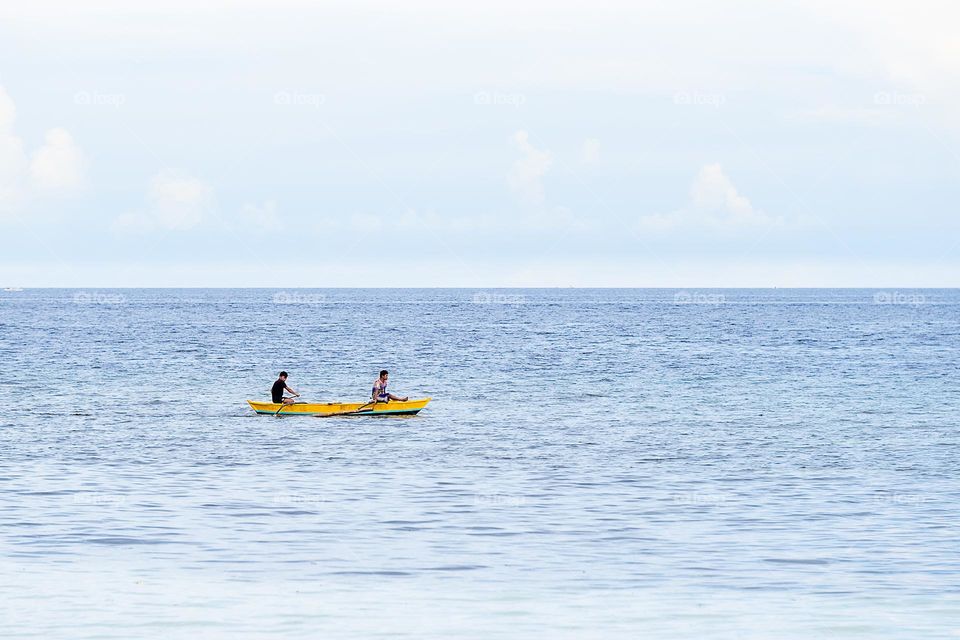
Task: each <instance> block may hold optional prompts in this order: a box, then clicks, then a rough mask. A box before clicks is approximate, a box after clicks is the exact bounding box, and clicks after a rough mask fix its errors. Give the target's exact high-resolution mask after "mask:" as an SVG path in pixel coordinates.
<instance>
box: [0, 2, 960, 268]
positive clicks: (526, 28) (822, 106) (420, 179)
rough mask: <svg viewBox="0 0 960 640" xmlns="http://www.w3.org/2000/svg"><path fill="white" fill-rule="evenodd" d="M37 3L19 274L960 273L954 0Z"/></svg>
mask: <svg viewBox="0 0 960 640" xmlns="http://www.w3.org/2000/svg"><path fill="white" fill-rule="evenodd" d="M16 4H23V3H6V4H4V5H3V6H2V8H0V234H2V236H3V238H4V242H3V243H2V249H0V286H22V287H44V286H46V287H60V286H62V287H137V286H156V287H167V286H170V287H191V286H195V287H221V286H222V287H245V286H251V287H253V286H256V287H404V286H408V287H433V286H438V287H446V286H463V287H500V286H502V287H567V286H608V287H634V286H636V287H830V286H836V287H853V286H862V287H915V286H930V287H941V286H943V287H952V286H957V283H958V281H960V280H958V276H960V219H958V215H957V214H958V196H960V180H958V178H960V108H958V107H960V39H958V38H957V37H956V33H955V32H956V25H957V24H960V5H957V4H956V3H951V2H933V1H930V0H918V1H915V2H911V3H904V2H887V1H884V0H880V1H870V2H867V1H861V0H833V1H830V2H827V1H820V0H808V1H805V2H789V1H787V2H776V3H771V2H738V1H724V2H717V1H712V2H707V1H686V0H669V1H663V2H661V1H644V0H639V1H633V2H602V1H601V2H597V1H590V2H568V1H564V0H559V1H553V2H539V1H538V2H523V1H522V0H520V1H518V0H512V1H510V2H502V1H500V0H493V1H491V2H485V3H473V2H471V3H467V2H419V1H418V0H412V1H409V2H406V1H405V2H402V3H398V2H365V1H360V2H290V1H283V0H281V1H279V2H266V1H254V0H247V1H243V0H241V1H239V2H222V1H219V0H214V1H209V2H202V3H198V2H196V1H195V0H194V1H191V2H186V1H182V0H169V1H166V2H162V3H160V2H153V1H151V0H146V1H144V2H138V3H129V2H114V1H101V2H93V3H76V2H59V1H58V2H50V1H46V0H36V1H33V2H31V3H30V4H29V6H15V5H16ZM81 5H83V6H81Z"/></svg>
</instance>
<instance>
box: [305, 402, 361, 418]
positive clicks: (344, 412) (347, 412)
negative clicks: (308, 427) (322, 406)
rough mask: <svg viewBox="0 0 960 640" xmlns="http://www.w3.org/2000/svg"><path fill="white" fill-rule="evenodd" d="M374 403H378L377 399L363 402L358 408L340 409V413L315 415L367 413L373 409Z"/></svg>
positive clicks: (329, 416) (321, 416) (334, 415)
mask: <svg viewBox="0 0 960 640" xmlns="http://www.w3.org/2000/svg"><path fill="white" fill-rule="evenodd" d="M372 404H377V401H376V400H371V401H370V402H368V403H367V404H362V405H360V406H359V407H357V408H356V409H351V410H350V411H340V412H339V413H321V414H318V415H316V416H314V417H316V418H333V417H336V416H352V415H354V414H357V413H366V412H368V411H373V407H370V405H372ZM364 407H370V408H369V409H364Z"/></svg>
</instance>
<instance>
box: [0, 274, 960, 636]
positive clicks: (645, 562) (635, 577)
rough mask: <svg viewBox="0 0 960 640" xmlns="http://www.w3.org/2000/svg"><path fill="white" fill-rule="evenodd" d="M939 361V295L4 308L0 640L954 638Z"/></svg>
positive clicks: (956, 581)
mask: <svg viewBox="0 0 960 640" xmlns="http://www.w3.org/2000/svg"><path fill="white" fill-rule="evenodd" d="M958 362H960V291H958V290H955V289H950V290H945V289H938V290H932V289H485V290H484V289H396V290H393V289H391V290H387V289H85V290H80V289H27V290H24V291H3V292H0V401H2V406H3V408H4V411H3V414H2V416H0V637H3V638H45V639H46V638H124V639H126V638H227V637H231V638H233V637H250V638H260V637H263V638H269V637H278V638H279V637H284V638H476V639H484V640H486V639H490V638H549V639H556V638H603V639H609V638H631V639H633V638H680V637H689V638H693V637H695V638H698V639H712V638H763V639H767V638H804V639H809V638H910V639H919V638H956V637H958V636H960V597H958V596H960V517H958V505H960V480H958V476H960V424H958V422H960V389H958V382H960V379H958V373H960V372H958ZM380 369H388V370H389V371H390V388H391V391H392V392H393V393H395V394H398V395H408V396H411V397H418V398H419V397H427V396H429V397H431V398H432V401H431V402H430V404H429V405H428V406H427V408H426V409H424V410H423V411H422V412H421V413H420V414H419V415H417V416H407V417H404V416H394V417H369V416H367V417H365V416H342V417H334V418H312V417H294V416H290V417H283V416H282V415H281V416H280V417H274V416H266V415H256V414H255V413H254V412H253V411H252V410H251V409H250V408H249V406H248V405H247V403H246V401H247V400H248V399H260V400H266V399H267V398H268V397H269V389H270V386H271V384H272V383H273V382H274V380H275V379H276V377H277V374H278V372H279V371H280V370H285V371H287V372H289V374H290V378H289V380H288V384H289V385H290V386H291V387H293V388H294V389H296V390H298V391H299V392H300V393H301V395H302V398H303V399H304V400H307V401H315V402H327V401H333V400H343V401H364V400H366V399H367V398H368V396H369V393H370V389H371V386H372V383H373V381H374V379H375V378H376V377H377V374H378V372H379V370H380Z"/></svg>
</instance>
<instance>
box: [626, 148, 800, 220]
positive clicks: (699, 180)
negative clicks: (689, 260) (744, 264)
mask: <svg viewBox="0 0 960 640" xmlns="http://www.w3.org/2000/svg"><path fill="white" fill-rule="evenodd" d="M782 223H783V220H782V218H779V217H772V216H769V215H767V214H765V213H764V212H762V211H759V210H757V209H756V208H755V207H754V206H753V204H752V203H751V202H750V200H749V199H748V198H747V197H746V196H744V195H741V193H740V192H739V191H738V190H737V188H736V187H735V186H734V184H733V182H731V180H730V178H729V177H727V174H725V173H724V172H723V168H722V167H721V166H720V164H719V163H714V164H708V165H706V166H705V167H703V168H702V169H700V173H698V174H697V177H696V179H695V180H694V181H693V184H692V185H691V187H690V202H689V203H688V204H687V205H686V206H685V207H684V208H682V209H680V210H678V211H674V212H672V213H667V214H661V213H658V214H654V215H649V216H644V217H642V218H640V223H639V229H640V230H641V231H657V230H659V231H664V230H669V229H675V228H680V227H683V228H692V227H696V228H703V227H706V228H712V229H719V228H727V229H737V228H743V227H757V226H769V225H779V224H782Z"/></svg>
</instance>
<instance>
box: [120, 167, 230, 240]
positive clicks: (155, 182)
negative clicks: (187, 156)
mask: <svg viewBox="0 0 960 640" xmlns="http://www.w3.org/2000/svg"><path fill="white" fill-rule="evenodd" d="M212 208H213V189H212V188H211V187H210V186H209V185H207V184H206V183H205V182H203V181H202V180H199V179H197V178H194V177H191V176H188V175H186V174H185V173H183V172H182V171H180V170H177V169H163V170H162V171H160V172H159V173H158V174H157V175H155V176H154V177H153V178H151V180H150V185H149V187H148V189H147V207H146V209H145V210H144V211H141V212H135V213H126V214H123V215H121V216H119V217H117V218H116V219H115V220H114V222H113V228H114V229H115V230H117V231H128V232H134V233H145V232H147V231H152V230H155V229H162V230H167V231H183V230H186V229H192V228H193V227H196V226H197V225H198V224H200V223H201V222H203V220H204V218H206V216H207V214H208V213H209V212H210V211H211V210H212Z"/></svg>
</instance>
